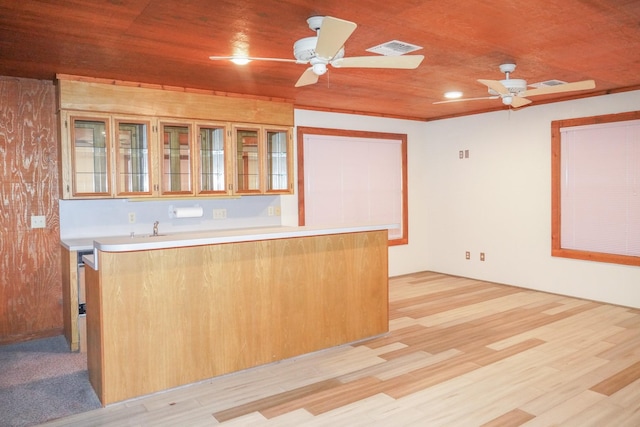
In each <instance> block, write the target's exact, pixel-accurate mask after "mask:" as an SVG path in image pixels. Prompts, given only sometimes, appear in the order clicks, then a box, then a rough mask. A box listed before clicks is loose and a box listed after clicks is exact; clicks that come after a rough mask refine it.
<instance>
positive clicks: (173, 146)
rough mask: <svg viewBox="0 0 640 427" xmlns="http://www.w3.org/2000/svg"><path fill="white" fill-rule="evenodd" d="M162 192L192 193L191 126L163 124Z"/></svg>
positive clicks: (161, 133)
mask: <svg viewBox="0 0 640 427" xmlns="http://www.w3.org/2000/svg"><path fill="white" fill-rule="evenodd" d="M160 135H161V136H162V193H163V194H172V193H176V194H190V193H193V190H192V185H191V126H189V125H174V124H161V132H160Z"/></svg>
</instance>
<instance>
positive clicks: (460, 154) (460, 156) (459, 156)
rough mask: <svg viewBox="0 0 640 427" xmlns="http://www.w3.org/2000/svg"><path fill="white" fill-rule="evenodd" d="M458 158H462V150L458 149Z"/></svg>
mask: <svg viewBox="0 0 640 427" xmlns="http://www.w3.org/2000/svg"><path fill="white" fill-rule="evenodd" d="M458 158H460V159H464V151H462V150H460V152H459V153H458Z"/></svg>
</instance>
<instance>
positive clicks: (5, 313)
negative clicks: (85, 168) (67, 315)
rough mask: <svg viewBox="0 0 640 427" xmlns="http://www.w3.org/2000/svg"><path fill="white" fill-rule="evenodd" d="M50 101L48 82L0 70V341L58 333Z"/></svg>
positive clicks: (56, 219)
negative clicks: (39, 223) (42, 222)
mask: <svg viewBox="0 0 640 427" xmlns="http://www.w3.org/2000/svg"><path fill="white" fill-rule="evenodd" d="M55 105H56V102H55V86H54V84H53V83H52V82H46V81H40V80H30V79H19V78H10V77H1V76H0V233H1V236H0V253H1V258H0V344H2V343H8V342H15V341H22V340H27V339H31V338H37V337H43V336H50V335H56V334H60V333H62V302H61V300H62V291H61V280H60V274H61V273H60V250H59V247H60V221H59V210H58V167H57V164H58V150H57V140H58V137H57V130H56V128H57V125H56V116H55ZM32 215H44V216H45V217H46V228H42V229H32V228H31V216H32Z"/></svg>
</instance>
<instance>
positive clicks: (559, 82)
mask: <svg viewBox="0 0 640 427" xmlns="http://www.w3.org/2000/svg"><path fill="white" fill-rule="evenodd" d="M564 84H567V82H563V81H562V80H547V81H544V82H539V83H531V84H530V85H529V86H531V87H535V88H539V87H549V86H558V85H564Z"/></svg>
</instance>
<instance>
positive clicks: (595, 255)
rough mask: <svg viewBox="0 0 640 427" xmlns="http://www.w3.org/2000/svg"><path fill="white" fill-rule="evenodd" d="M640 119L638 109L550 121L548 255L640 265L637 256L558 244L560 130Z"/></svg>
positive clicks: (559, 231)
mask: <svg viewBox="0 0 640 427" xmlns="http://www.w3.org/2000/svg"><path fill="white" fill-rule="evenodd" d="M638 119H640V111H632V112H628V113H618V114H607V115H602V116H592V117H582V118H576V119H567V120H555V121H552V122H551V255H552V256H554V257H562V258H572V259H580V260H586V261H598V262H607V263H613V264H623V265H634V266H640V257H637V256H631V255H617V254H608V253H602V252H591V251H581V250H576V249H566V248H562V246H561V221H560V220H561V218H562V212H561V209H560V207H561V203H562V194H561V191H560V187H561V182H562V181H561V174H562V169H561V168H562V162H561V159H560V153H561V143H562V141H561V134H560V129H562V128H566V127H573V126H586V125H595V124H601V123H613V122H621V121H629V120H638Z"/></svg>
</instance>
